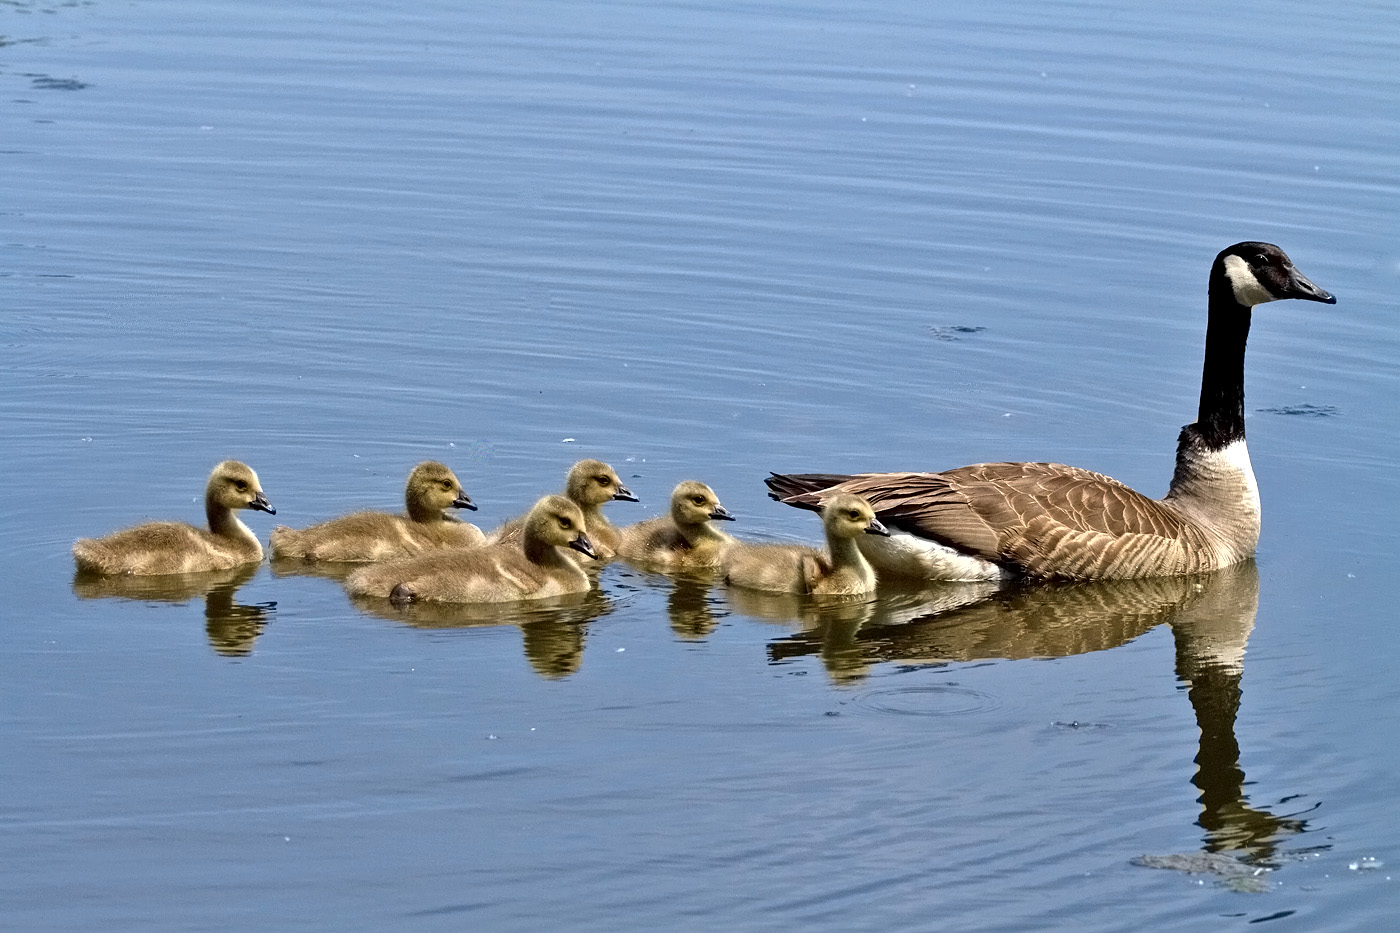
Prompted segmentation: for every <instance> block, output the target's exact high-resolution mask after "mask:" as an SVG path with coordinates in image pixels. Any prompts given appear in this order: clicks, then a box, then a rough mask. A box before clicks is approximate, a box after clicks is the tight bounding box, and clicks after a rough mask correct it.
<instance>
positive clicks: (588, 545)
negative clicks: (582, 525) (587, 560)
mask: <svg viewBox="0 0 1400 933" xmlns="http://www.w3.org/2000/svg"><path fill="white" fill-rule="evenodd" d="M569 547H571V548H573V549H574V550H575V551H578V552H579V553H580V554H586V555H588V556H589V557H591V558H593V559H594V560H597V559H598V555H597V554H595V553H594V552H593V542H592V541H589V540H588V535H586V534H583V533H582V532H580V533H579V536H578V537H577V538H575V539H574V540H572V541H570V542H569Z"/></svg>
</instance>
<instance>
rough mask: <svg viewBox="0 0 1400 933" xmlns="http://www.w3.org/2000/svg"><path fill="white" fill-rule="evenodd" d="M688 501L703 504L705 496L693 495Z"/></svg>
mask: <svg viewBox="0 0 1400 933" xmlns="http://www.w3.org/2000/svg"><path fill="white" fill-rule="evenodd" d="M690 501H691V502H694V503H695V504H696V505H704V504H705V497H704V496H695V497H693V498H692V499H691V500H690Z"/></svg>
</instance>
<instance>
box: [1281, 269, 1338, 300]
mask: <svg viewBox="0 0 1400 933" xmlns="http://www.w3.org/2000/svg"><path fill="white" fill-rule="evenodd" d="M1282 297H1284V298H1302V299H1303V300H1304V301H1320V302H1322V303H1323V304H1325V305H1334V304H1336V303H1337V299H1336V297H1335V296H1334V295H1333V294H1332V293H1331V292H1327V291H1323V290H1322V289H1320V288H1318V287H1317V286H1316V285H1314V284H1313V283H1312V280H1311V279H1309V278H1308V277H1307V276H1306V275H1304V274H1303V273H1301V272H1299V271H1298V270H1297V269H1293V270H1290V274H1289V276H1288V284H1287V286H1285V289H1284V294H1283V295H1282Z"/></svg>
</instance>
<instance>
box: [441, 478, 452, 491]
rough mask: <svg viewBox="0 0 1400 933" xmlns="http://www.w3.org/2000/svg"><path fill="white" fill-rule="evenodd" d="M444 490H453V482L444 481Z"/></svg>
mask: <svg viewBox="0 0 1400 933" xmlns="http://www.w3.org/2000/svg"><path fill="white" fill-rule="evenodd" d="M442 488H443V489H447V490H451V489H452V480H450V479H445V480H443V481H442Z"/></svg>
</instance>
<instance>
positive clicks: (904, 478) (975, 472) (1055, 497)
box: [783, 463, 1199, 579]
mask: <svg viewBox="0 0 1400 933" xmlns="http://www.w3.org/2000/svg"><path fill="white" fill-rule="evenodd" d="M819 475H820V474H813V476H814V477H815V476H819ZM798 479H799V480H800V479H802V477H798ZM794 485H801V484H800V483H798V484H793V483H788V484H785V488H789V487H792V486H794ZM837 492H853V493H856V494H857V495H861V496H864V497H865V498H866V499H868V500H869V501H870V504H871V505H872V506H874V507H875V512H876V514H877V515H878V516H879V518H880V520H881V521H883V522H885V524H887V525H890V526H892V527H894V528H897V529H899V530H902V531H907V532H909V533H911V534H916V535H919V536H921V537H925V538H929V539H932V540H934V541H937V542H939V543H941V544H945V545H947V546H949V547H952V548H954V549H956V550H958V551H961V552H963V553H966V554H972V555H975V556H977V557H981V558H984V559H986V560H991V561H996V562H999V563H1012V564H1015V565H1017V566H1019V567H1020V568H1022V569H1023V570H1024V571H1025V572H1026V573H1028V574H1030V575H1032V576H1039V577H1062V578H1069V579H1082V578H1085V577H1088V576H1094V575H1099V576H1102V575H1110V576H1120V575H1125V574H1132V573H1140V572H1142V571H1143V569H1144V568H1152V571H1153V572H1171V573H1179V572H1182V570H1184V569H1189V568H1186V567H1185V566H1183V565H1184V562H1185V556H1184V550H1183V544H1184V542H1185V541H1186V540H1187V539H1188V538H1193V537H1196V536H1199V530H1198V529H1196V528H1195V527H1194V526H1192V525H1190V524H1189V523H1188V522H1187V521H1186V520H1185V519H1184V518H1183V517H1182V516H1181V515H1180V514H1178V513H1177V512H1175V511H1174V510H1172V509H1170V508H1168V507H1166V506H1164V505H1162V503H1160V502H1157V501H1156V500H1153V499H1149V498H1148V497H1147V496H1144V495H1142V494H1141V493H1139V492H1136V491H1135V490H1133V489H1130V488H1129V487H1127V486H1124V485H1123V484H1122V483H1120V482H1118V481H1117V480H1115V479H1112V478H1110V477H1107V476H1104V475H1102V474H1100V473H1094V472H1091V471H1089V470H1083V469H1079V468H1078V467H1071V466H1066V465H1064V464H1059V463H979V464H974V465H973V466H966V467H959V468H958V469H955V470H948V471H946V472H943V473H867V474H860V475H855V476H849V477H846V478H844V479H843V480H842V481H841V482H839V483H837V484H836V485H834V486H828V487H826V488H823V489H818V490H806V491H802V492H799V493H797V494H796V495H793V496H790V497H788V498H784V499H783V501H784V502H790V503H791V504H794V505H802V506H804V507H807V508H811V507H812V504H815V503H819V502H820V501H821V500H822V499H825V498H827V497H828V496H830V495H833V494H834V493H837ZM799 500H800V501H799Z"/></svg>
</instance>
